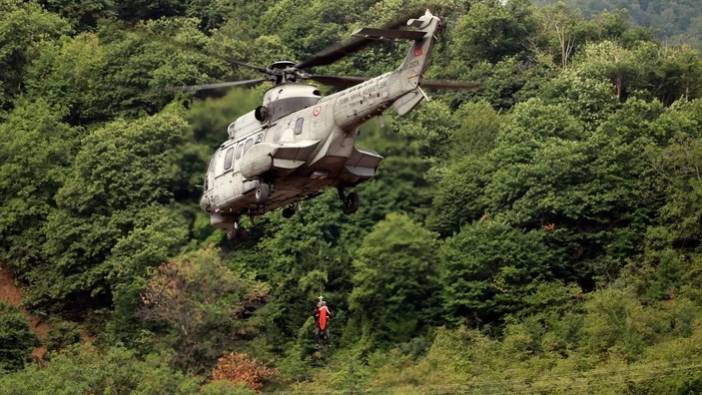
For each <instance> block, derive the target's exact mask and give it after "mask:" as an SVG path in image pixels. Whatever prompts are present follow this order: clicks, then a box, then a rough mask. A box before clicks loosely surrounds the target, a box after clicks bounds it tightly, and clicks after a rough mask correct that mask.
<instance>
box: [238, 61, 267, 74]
mask: <svg viewBox="0 0 702 395" xmlns="http://www.w3.org/2000/svg"><path fill="white" fill-rule="evenodd" d="M228 62H230V63H234V64H235V65H237V66H243V67H248V68H250V69H254V70H256V71H260V72H262V73H268V69H267V68H265V67H262V66H256V65H255V64H250V63H246V62H241V61H239V60H232V59H228Z"/></svg>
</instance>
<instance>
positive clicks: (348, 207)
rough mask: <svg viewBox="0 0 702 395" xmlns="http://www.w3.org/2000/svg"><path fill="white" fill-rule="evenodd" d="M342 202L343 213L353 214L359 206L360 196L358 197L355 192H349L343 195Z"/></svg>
mask: <svg viewBox="0 0 702 395" xmlns="http://www.w3.org/2000/svg"><path fill="white" fill-rule="evenodd" d="M343 204H344V207H343V211H344V214H353V213H355V212H356V211H357V210H358V207H360V205H361V198H359V197H358V194H357V193H356V192H351V193H349V194H348V195H346V196H345V197H344V200H343Z"/></svg>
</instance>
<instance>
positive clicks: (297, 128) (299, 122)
mask: <svg viewBox="0 0 702 395" xmlns="http://www.w3.org/2000/svg"><path fill="white" fill-rule="evenodd" d="M304 123H305V118H298V119H297V121H295V134H300V133H302V125H303V124H304Z"/></svg>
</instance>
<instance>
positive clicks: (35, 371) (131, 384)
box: [0, 344, 200, 395]
mask: <svg viewBox="0 0 702 395" xmlns="http://www.w3.org/2000/svg"><path fill="white" fill-rule="evenodd" d="M170 360H171V358H170V356H169V355H167V354H161V355H159V354H149V355H146V356H145V358H144V359H140V358H138V357H137V356H136V353H135V352H134V351H132V350H128V349H126V348H124V347H120V346H114V347H108V348H106V349H98V348H96V347H95V346H93V345H91V344H84V345H74V346H70V347H67V348H66V349H64V350H63V351H60V352H58V353H57V354H55V355H53V356H52V358H51V360H50V361H49V362H48V363H47V364H46V366H45V367H43V368H39V367H36V366H30V367H27V368H25V369H24V370H22V371H19V372H15V373H13V374H7V375H3V376H0V386H1V387H2V388H3V390H7V391H8V392H7V393H9V394H13V395H14V394H17V395H24V394H36V393H42V392H47V393H65V392H67V391H70V392H74V393H109V394H124V393H141V394H163V393H169V394H192V393H196V392H197V390H198V388H199V381H200V380H199V379H198V378H195V377H188V376H186V375H184V374H183V373H182V372H181V371H179V370H177V369H173V368H172V367H171V366H169V365H170ZM69 377H70V380H67V378H69Z"/></svg>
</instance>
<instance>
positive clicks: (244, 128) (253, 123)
mask: <svg viewBox="0 0 702 395" xmlns="http://www.w3.org/2000/svg"><path fill="white" fill-rule="evenodd" d="M321 98H322V97H321V95H320V92H319V90H318V89H317V88H316V87H314V86H310V85H305V84H295V83H286V84H282V85H278V86H276V87H273V88H272V89H269V90H268V92H266V94H265V95H264V96H263V106H260V107H258V108H257V109H256V110H255V111H251V112H248V113H246V114H244V115H242V116H240V117H239V118H237V119H236V121H234V122H232V123H230V124H229V126H228V127H227V134H228V135H229V138H230V139H234V138H237V137H243V136H247V135H249V134H251V133H253V132H254V131H256V130H258V129H260V128H261V124H263V123H273V122H275V121H277V120H278V119H280V118H282V117H284V116H286V115H288V114H292V113H294V112H295V111H299V110H302V109H303V108H306V107H310V106H313V105H315V104H317V102H318V101H319V100H320V99H321Z"/></svg>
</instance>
